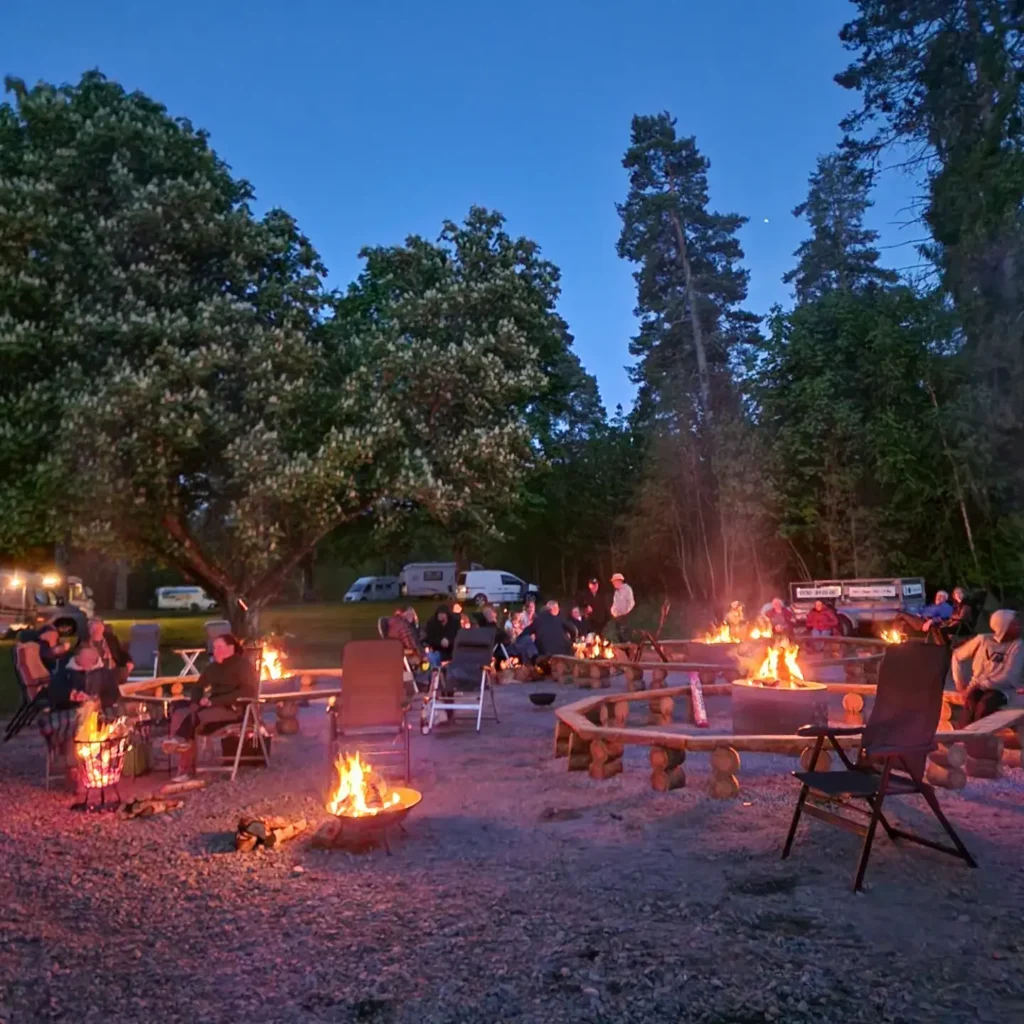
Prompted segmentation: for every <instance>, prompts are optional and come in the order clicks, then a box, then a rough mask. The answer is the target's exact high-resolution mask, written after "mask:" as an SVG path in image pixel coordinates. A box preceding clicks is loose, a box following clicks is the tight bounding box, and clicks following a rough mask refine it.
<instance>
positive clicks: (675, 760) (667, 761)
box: [649, 747, 686, 772]
mask: <svg viewBox="0 0 1024 1024" xmlns="http://www.w3.org/2000/svg"><path fill="white" fill-rule="evenodd" d="M649 756H650V759H651V768H653V769H654V770H655V771H660V772H668V771H671V770H672V769H673V768H678V767H679V766H680V765H681V764H682V763H683V762H684V761H685V760H686V751H685V750H673V749H671V748H669V747H651V751H650V755H649Z"/></svg>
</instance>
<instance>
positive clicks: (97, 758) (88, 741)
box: [75, 701, 129, 789]
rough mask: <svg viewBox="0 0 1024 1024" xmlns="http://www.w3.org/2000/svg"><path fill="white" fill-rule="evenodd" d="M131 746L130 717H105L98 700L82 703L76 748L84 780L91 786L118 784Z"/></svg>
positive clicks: (101, 786)
mask: <svg viewBox="0 0 1024 1024" xmlns="http://www.w3.org/2000/svg"><path fill="white" fill-rule="evenodd" d="M128 746H129V744H128V721H127V719H125V718H118V719H116V720H115V721H113V722H105V721H101V720H100V706H99V704H98V703H97V702H96V701H86V703H85V704H83V705H82V707H81V708H80V709H79V711H78V721H77V723H76V728H75V752H76V754H77V755H78V759H79V760H80V761H81V762H82V781H83V783H84V784H85V787H86V788H87V789H105V788H107V787H108V786H116V785H117V783H118V782H119V781H120V779H121V769H122V766H123V763H124V762H123V757H124V753H125V751H126V750H128Z"/></svg>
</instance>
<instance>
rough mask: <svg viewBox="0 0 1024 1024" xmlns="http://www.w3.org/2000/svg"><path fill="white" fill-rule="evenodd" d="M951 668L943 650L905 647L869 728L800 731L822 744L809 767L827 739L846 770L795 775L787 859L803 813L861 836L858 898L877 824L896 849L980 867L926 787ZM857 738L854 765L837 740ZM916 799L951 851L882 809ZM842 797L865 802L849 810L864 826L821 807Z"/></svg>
mask: <svg viewBox="0 0 1024 1024" xmlns="http://www.w3.org/2000/svg"><path fill="white" fill-rule="evenodd" d="M948 668H949V651H948V650H947V648H946V647H944V646H935V645H930V644H900V645H898V646H893V647H889V648H888V649H887V650H886V653H885V659H884V660H883V661H882V667H881V670H880V672H879V676H878V689H877V691H876V694H875V703H874V706H873V707H872V709H871V715H870V716H869V718H868V721H867V724H866V725H864V726H863V727H861V726H845V727H843V726H838V727H832V726H824V727H817V726H811V725H806V726H804V727H803V728H801V729H799V730H798V734H799V735H801V736H817V738H818V742H817V743H816V744H815V745H814V753H813V755H812V757H811V762H810V763H811V764H816V763H817V759H818V755H819V754H820V753H821V751H822V748H823V747H824V745H825V740H828V741H829V742H830V743H831V744H832V746H833V748H834V749H835V751H836V753H837V754H838V755H839V759H840V761H841V762H842V764H843V768H842V769H840V770H838V771H834V772H832V771H825V772H816V771H811V772H793V775H794V777H795V778H797V779H799V780H800V782H801V783H802V785H801V787H800V796H799V798H798V799H797V802H796V810H795V811H794V813H793V822H792V824H791V825H790V827H789V835H788V836H786V845H785V847H784V848H783V850H782V857H783V859H785V858H786V857H788V856H789V853H790V850H791V849H792V847H793V838H794V836H795V835H796V829H797V825H799V823H800V815H801V814H802V813H803V812H804V811H806V812H807V813H808V814H809V815H811V816H812V817H814V818H818V819H819V820H821V821H824V822H827V823H828V824H830V825H835V826H836V827H838V828H842V829H846V830H847V831H849V832H855V833H857V835H860V836H863V837H864V844H863V846H862V848H861V854H860V860H859V861H858V863H857V874H856V876H855V878H854V882H853V889H854V892H857V891H859V890H860V887H861V884H862V882H863V881H864V872H865V871H866V870H867V866H868V858H869V857H870V856H871V844H872V842H873V841H874V838H875V830H876V829H877V827H878V825H879V824H881V826H882V828H883V829H885V833H886V835H887V836H888V837H889V838H890V839H891V840H893V841H894V842H895V841H896V840H897V839H908V840H910V841H911V842H914V843H919V844H920V845H922V846H928V847H930V848H931V849H933V850H940V851H941V852H943V853H948V854H951V855H952V856H954V857H958V858H960V859H961V860H963V861H966V862H967V863H968V864H969V865H970V866H971V867H972V868H974V867H977V866H978V865H977V864H976V863H975V861H974V858H973V857H972V856H971V855H970V854H969V853H968V852H967V848H966V847H965V846H964V844H963V843H962V842H961V841H960V837H959V836H958V835H957V834H956V832H955V831H954V829H953V826H952V825H951V824H950V823H949V821H948V820H947V819H946V816H945V815H944V814H943V813H942V809H941V808H940V807H939V803H938V800H936V798H935V790H934V789H933V788H932V787H931V786H930V785H929V784H928V783H927V782H925V781H924V771H925V764H926V761H927V757H928V754H929V753H930V752H931V751H933V750H934V749H935V748H936V743H935V730H936V729H937V728H938V724H939V714H940V712H941V710H942V689H943V686H944V684H945V680H946V672H947V671H948ZM858 734H859V735H861V736H862V739H861V746H860V749H859V751H858V753H857V758H856V760H855V761H851V760H850V758H849V757H848V756H847V753H846V751H845V750H843V748H842V747H841V746H840V745H839V742H838V738H839V737H841V736H856V735H858ZM911 794H919V795H921V796H923V797H924V799H925V802H926V803H927V804H928V806H929V807H930V808H931V810H932V813H933V814H934V815H935V817H936V818H937V819H938V821H939V824H940V825H941V826H942V827H943V829H944V830H945V832H946V834H947V835H948V836H949V838H950V839H951V840H952V841H953V845H952V846H947V845H945V844H943V843H938V842H936V841H935V840H933V839H927V838H925V837H923V836H918V835H914V834H913V833H911V832H906V831H904V830H903V829H899V828H896V827H895V826H894V825H893V824H892V823H891V822H890V821H889V819H888V818H887V817H886V816H885V813H884V812H883V809H882V807H883V804H884V802H885V800H886V798H887V797H889V796H906V795H911ZM844 797H847V798H852V799H854V800H863V801H865V803H866V804H867V809H865V808H862V807H858V806H856V805H855V804H850V805H848V807H847V809H848V810H850V811H852V812H855V813H857V814H859V815H863V817H864V818H867V822H866V823H865V822H864V821H863V819H854V818H847V817H844V816H843V815H840V814H837V813H836V812H835V810H834V809H833V807H834V803H833V806H831V807H830V806H828V805H825V804H822V803H819V802H818V801H832V802H834V801H837V800H839V799H841V798H844Z"/></svg>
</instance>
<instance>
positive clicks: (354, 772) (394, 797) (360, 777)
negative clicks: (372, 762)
mask: <svg viewBox="0 0 1024 1024" xmlns="http://www.w3.org/2000/svg"><path fill="white" fill-rule="evenodd" d="M334 767H335V768H337V770H338V782H337V785H336V786H335V787H334V792H333V793H332V794H331V795H330V796H329V797H328V798H327V810H328V811H330V812H331V814H334V815H338V816H343V817H346V818H365V817H367V816H368V815H371V814H380V812H381V811H383V810H386V809H387V808H388V807H392V806H394V805H395V804H397V803H398V802H399V800H400V797H399V795H398V794H397V793H389V792H388V787H387V783H386V782H384V780H383V779H381V780H380V782H379V783H375V782H372V781H371V780H370V766H369V765H368V764H367V763H366V762H365V761H364V760H363V759H362V758H361V757H360V756H359V754H358V753H357V754H356V755H355V756H354V757H350V756H347V755H345V754H339V755H338V760H337V761H336V762H335V763H334Z"/></svg>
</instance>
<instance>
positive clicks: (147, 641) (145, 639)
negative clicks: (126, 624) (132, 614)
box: [128, 622, 160, 683]
mask: <svg viewBox="0 0 1024 1024" xmlns="http://www.w3.org/2000/svg"><path fill="white" fill-rule="evenodd" d="M128 657H129V658H131V662H132V665H133V666H134V668H133V669H132V674H131V675H130V676H129V677H128V681H129V682H133V683H134V682H142V681H144V680H146V679H155V678H156V677H157V676H158V675H160V623H159V622H136V623H133V624H132V627H131V629H130V630H129V631H128Z"/></svg>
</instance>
